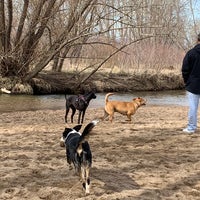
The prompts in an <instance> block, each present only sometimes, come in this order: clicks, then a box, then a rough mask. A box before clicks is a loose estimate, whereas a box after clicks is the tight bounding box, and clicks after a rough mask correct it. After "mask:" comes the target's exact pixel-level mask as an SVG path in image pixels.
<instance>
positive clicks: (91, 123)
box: [77, 120, 99, 148]
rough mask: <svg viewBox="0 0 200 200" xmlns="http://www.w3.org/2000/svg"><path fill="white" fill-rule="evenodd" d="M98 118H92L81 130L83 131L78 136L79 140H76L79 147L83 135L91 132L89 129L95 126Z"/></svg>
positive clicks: (83, 137)
mask: <svg viewBox="0 0 200 200" xmlns="http://www.w3.org/2000/svg"><path fill="white" fill-rule="evenodd" d="M98 122H99V121H98V120H94V121H92V122H90V123H89V124H88V125H87V126H86V127H85V128H84V130H83V133H82V134H81V136H80V138H79V142H78V146H77V148H78V147H79V145H80V144H82V142H83V141H84V139H85V137H86V136H88V134H89V133H90V132H91V130H92V129H93V128H94V127H95V126H96V124H97V123H98Z"/></svg>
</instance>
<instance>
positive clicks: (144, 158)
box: [0, 105, 200, 200]
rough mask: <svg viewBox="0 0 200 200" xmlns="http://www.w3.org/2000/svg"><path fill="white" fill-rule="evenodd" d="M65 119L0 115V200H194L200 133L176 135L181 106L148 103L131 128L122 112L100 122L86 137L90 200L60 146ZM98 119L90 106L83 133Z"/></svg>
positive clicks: (199, 193)
mask: <svg viewBox="0 0 200 200" xmlns="http://www.w3.org/2000/svg"><path fill="white" fill-rule="evenodd" d="M64 114H65V111H64V110H56V111H51V110H45V111H44V110H43V111H26V112H12V113H3V114H1V115H0V121H1V124H0V149H1V151H0V163H1V164H0V165H1V167H0V178H1V180H0V199H2V200H4V199H9V200H11V199H12V200H23V199H33V200H39V199H45V200H58V199H59V200H68V199H69V200H73V199H74V200H75V199H76V200H80V199H82V200H83V199H85V200H96V199H97V200H157V199H158V200H160V199H162V200H163V199H164V200H165V199H166V200H174V199H180V200H189V199H191V200H195V199H199V197H200V131H199V132H197V133H195V134H192V135H190V134H186V133H183V132H182V128H183V127H185V124H186V123H187V107H183V106H169V105H167V106H154V105H146V106H144V107H141V108H139V110H138V111H137V113H136V114H135V115H134V116H133V117H132V119H133V121H132V123H128V122H127V121H126V117H125V116H122V115H120V114H116V115H115V119H114V122H113V123H112V124H111V123H110V122H109V121H104V122H99V123H98V125H97V126H96V127H95V128H94V129H93V132H92V134H91V135H90V137H89V143H90V146H91V149H92V152H93V166H92V170H91V194H90V195H88V196H85V195H84V192H83V191H82V188H81V184H80V182H79V179H78V177H77V176H75V175H74V171H73V170H71V171H70V170H69V169H68V165H67V162H66V157H65V148H62V147H60V145H59V139H60V136H61V134H62V132H63V130H64V128H65V126H66V124H65V123H64ZM101 116H103V108H98V109H94V108H89V109H88V110H87V112H86V117H85V122H84V124H83V127H84V126H85V125H86V124H87V123H88V122H90V121H91V120H93V119H97V118H99V117H101ZM75 121H77V116H76V117H75ZM68 125H69V126H72V127H73V125H76V124H68Z"/></svg>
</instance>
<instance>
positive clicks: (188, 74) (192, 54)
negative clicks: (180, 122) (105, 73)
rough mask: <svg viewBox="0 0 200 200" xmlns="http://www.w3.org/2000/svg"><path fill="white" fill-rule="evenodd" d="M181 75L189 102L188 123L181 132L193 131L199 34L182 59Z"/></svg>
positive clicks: (199, 85) (199, 91)
mask: <svg viewBox="0 0 200 200" xmlns="http://www.w3.org/2000/svg"><path fill="white" fill-rule="evenodd" d="M182 77H183V81H184V83H185V89H186V91H187V96H188V102H189V111H188V124H187V127H186V128H184V129H183V132H186V133H194V132H195V131H196V129H197V114H198V106H199V98H200V34H198V36H197V44H196V45H195V46H194V47H193V48H192V49H190V50H189V51H188V52H187V53H186V55H185V57H184V59H183V63H182Z"/></svg>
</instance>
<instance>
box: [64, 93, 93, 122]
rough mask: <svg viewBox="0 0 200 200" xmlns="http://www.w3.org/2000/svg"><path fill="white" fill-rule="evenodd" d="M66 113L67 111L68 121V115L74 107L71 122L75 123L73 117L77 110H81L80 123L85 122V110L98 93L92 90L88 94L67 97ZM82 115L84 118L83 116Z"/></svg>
mask: <svg viewBox="0 0 200 200" xmlns="http://www.w3.org/2000/svg"><path fill="white" fill-rule="evenodd" d="M65 99H66V113H65V122H66V123H67V115H68V113H69V110H70V108H71V109H72V114H71V123H73V117H74V114H75V112H76V110H78V111H79V115H78V124H80V121H81V123H83V120H84V116H85V111H86V109H87V107H88V105H89V103H90V101H91V100H92V99H96V95H95V93H94V92H93V91H90V92H88V93H86V94H83V95H81V94H79V95H75V96H70V97H68V98H66V95H65ZM81 115H82V118H81Z"/></svg>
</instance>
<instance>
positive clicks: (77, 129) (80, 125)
mask: <svg viewBox="0 0 200 200" xmlns="http://www.w3.org/2000/svg"><path fill="white" fill-rule="evenodd" d="M81 127H82V124H79V125H77V126H75V127H74V128H73V129H74V130H75V131H77V132H78V131H80V130H81Z"/></svg>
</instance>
